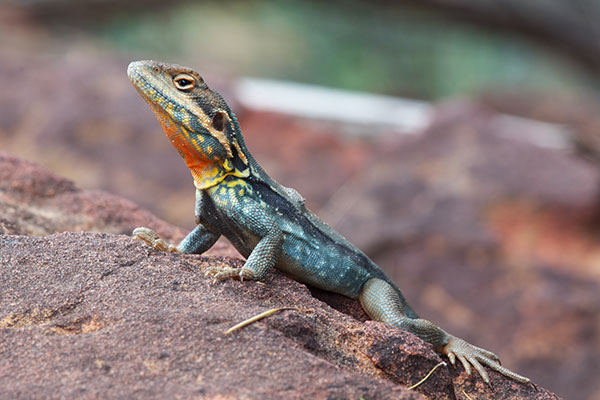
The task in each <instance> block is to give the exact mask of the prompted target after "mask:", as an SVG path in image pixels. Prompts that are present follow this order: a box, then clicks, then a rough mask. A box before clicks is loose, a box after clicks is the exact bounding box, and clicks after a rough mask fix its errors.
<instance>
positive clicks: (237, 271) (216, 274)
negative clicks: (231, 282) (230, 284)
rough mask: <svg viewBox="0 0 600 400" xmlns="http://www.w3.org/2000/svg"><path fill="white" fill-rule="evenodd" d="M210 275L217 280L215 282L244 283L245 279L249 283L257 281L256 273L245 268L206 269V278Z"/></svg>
mask: <svg viewBox="0 0 600 400" xmlns="http://www.w3.org/2000/svg"><path fill="white" fill-rule="evenodd" d="M209 274H213V278H214V279H215V281H222V280H223V279H239V280H240V281H243V280H244V279H245V280H249V281H253V280H256V274H255V273H254V271H252V270H251V269H249V268H245V267H242V268H232V267H225V268H218V267H208V268H207V269H206V272H205V273H204V276H206V275H209Z"/></svg>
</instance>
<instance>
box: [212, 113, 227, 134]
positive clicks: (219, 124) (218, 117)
mask: <svg viewBox="0 0 600 400" xmlns="http://www.w3.org/2000/svg"><path fill="white" fill-rule="evenodd" d="M212 126H213V127H214V128H215V129H216V130H218V131H221V132H222V131H223V129H225V115H224V113H222V112H220V111H219V112H218V113H216V114H215V116H214V117H213V119H212Z"/></svg>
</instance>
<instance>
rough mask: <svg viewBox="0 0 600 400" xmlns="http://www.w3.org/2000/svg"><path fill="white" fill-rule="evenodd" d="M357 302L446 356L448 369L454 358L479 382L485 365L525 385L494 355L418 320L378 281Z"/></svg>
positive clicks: (485, 377)
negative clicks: (476, 374) (474, 375)
mask: <svg viewBox="0 0 600 400" xmlns="http://www.w3.org/2000/svg"><path fill="white" fill-rule="evenodd" d="M359 300H360V303H361V305H362V307H363V308H364V310H365V312H366V313H367V314H368V315H369V317H371V318H372V319H374V320H377V321H382V322H385V323H387V324H389V325H391V326H394V327H396V328H400V329H403V330H405V331H408V332H411V333H413V334H415V335H417V336H418V337H419V338H421V339H423V340H425V341H426V342H429V343H431V344H432V345H433V348H434V350H435V351H437V352H438V353H440V354H443V355H446V356H448V359H449V360H450V362H451V363H452V365H454V364H455V362H456V359H457V358H458V359H459V360H460V362H461V363H462V364H463V366H464V368H465V371H466V372H467V374H469V375H471V366H473V367H474V368H475V369H476V370H477V372H479V375H481V377H482V378H483V380H484V381H485V382H486V383H488V384H489V383H490V379H489V377H488V374H487V372H486V371H485V369H484V368H483V365H486V366H488V367H489V368H491V369H493V370H495V371H497V372H500V373H501V374H503V375H505V376H508V377H510V378H512V379H515V380H517V381H519V382H523V383H529V379H528V378H526V377H524V376H521V375H518V374H516V373H514V372H512V371H510V370H509V369H506V368H504V367H503V366H501V365H500V360H499V359H498V357H497V356H496V355H495V354H494V353H492V352H490V351H487V350H485V349H482V348H480V347H477V346H473V345H472V344H470V343H468V342H466V341H464V340H462V339H460V338H457V337H456V336H453V335H450V334H449V333H447V332H446V331H444V330H443V329H441V328H439V327H438V326H436V325H434V324H433V323H431V322H430V321H427V320H425V319H422V318H418V317H417V316H416V315H415V314H414V312H413V311H412V310H411V309H410V307H408V305H407V304H406V301H405V300H404V298H403V297H401V295H400V294H399V293H398V292H397V290H396V289H395V288H394V287H392V285H390V284H389V283H388V282H386V281H384V280H382V279H378V278H371V279H370V280H368V281H367V282H366V283H365V284H364V285H363V288H362V290H361V293H360V295H359ZM407 314H409V315H410V316H409V315H407Z"/></svg>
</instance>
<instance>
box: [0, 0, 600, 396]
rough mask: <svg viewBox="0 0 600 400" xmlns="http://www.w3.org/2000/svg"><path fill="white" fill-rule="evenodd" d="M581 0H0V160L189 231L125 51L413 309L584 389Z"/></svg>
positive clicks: (599, 389)
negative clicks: (169, 66) (190, 75)
mask: <svg viewBox="0 0 600 400" xmlns="http://www.w3.org/2000/svg"><path fill="white" fill-rule="evenodd" d="M599 21H600V3H599V2H598V1H597V0H573V1H569V2H566V1H562V0H530V1H527V2H523V1H520V0H479V1H474V0H454V1H451V2H449V1H444V0H420V1H414V0H412V1H411V0H403V1H385V0H379V1H371V2H366V1H340V0H333V1H329V2H319V1H304V2H298V1H291V0H282V1H266V0H263V1H259V0H253V1H204V2H199V1H198V2H192V1H172V2H164V1H163V2H159V1H140V0H133V1H129V2H126V5H124V4H122V2H117V1H114V0H85V1H84V0H79V1H70V0H21V1H16V0H14V1H10V0H8V1H7V0H4V1H3V2H2V3H0V150H2V151H8V152H11V153H13V154H17V155H19V156H22V157H24V158H27V159H30V160H33V161H36V162H38V163H40V164H42V165H44V166H45V167H47V168H48V169H50V170H52V171H54V172H57V173H59V174H61V175H64V176H66V177H69V178H70V179H73V180H74V181H75V182H76V183H77V184H78V186H80V187H82V188H86V189H97V188H100V189H104V190H107V191H110V192H113V193H117V194H119V195H122V196H124V197H126V198H128V199H131V200H133V201H135V202H137V203H138V204H140V205H142V206H143V207H146V208H148V209H150V210H152V211H153V212H154V213H156V214H157V215H158V216H160V217H161V218H163V219H165V220H167V221H169V222H170V223H172V224H175V225H178V226H181V227H184V228H192V227H193V223H194V217H193V204H194V187H193V184H192V179H191V176H190V174H189V171H188V170H187V168H186V167H185V164H184V163H183V162H182V161H181V160H180V159H179V156H178V155H177V153H176V152H175V151H174V150H173V149H172V148H171V146H170V144H169V142H168V140H167V139H166V137H165V136H164V134H163V133H162V131H161V129H160V126H159V125H158V123H157V122H156V119H155V118H154V116H153V114H152V113H151V111H150V109H149V108H148V107H147V106H146V105H145V103H143V101H142V100H141V98H139V96H138V94H137V93H136V92H135V90H134V89H133V87H132V86H131V85H130V83H129V81H128V79H127V76H126V72H125V71H126V67H127V64H128V63H129V62H130V61H133V60H138V59H154V60H161V61H167V62H173V63H178V64H182V65H186V66H190V67H193V68H194V69H195V70H197V71H198V72H200V73H201V74H202V75H203V76H204V78H205V80H206V81H207V82H208V84H209V85H210V86H211V87H213V88H214V89H216V90H217V91H219V92H220V93H221V94H222V95H223V96H224V97H225V99H226V100H227V101H228V102H229V104H230V105H231V106H232V108H233V109H234V111H236V113H237V114H238V116H239V118H240V121H241V125H242V129H243V132H244V136H245V138H246V143H247V145H248V147H249V149H250V151H251V152H252V153H253V154H254V156H255V157H256V158H257V160H258V161H259V163H260V164H261V165H263V167H264V168H265V170H266V171H267V172H269V173H270V174H271V175H272V176H273V177H274V178H275V179H277V180H278V181H280V182H281V183H282V184H284V185H286V186H291V187H294V188H296V189H297V190H298V191H299V192H300V193H302V194H303V195H304V197H306V200H307V205H308V206H309V208H311V209H313V211H315V212H317V213H318V214H319V215H320V216H322V217H323V219H325V220H326V221H327V222H329V223H330V224H332V225H333V226H334V227H335V228H336V229H337V230H339V231H340V232H341V233H343V234H344V235H345V236H347V237H348V238H349V239H350V240H351V241H352V242H354V243H355V244H357V245H358V246H359V247H360V248H361V249H362V250H363V251H365V252H366V253H367V254H368V255H369V256H370V257H372V258H373V259H374V260H375V261H376V262H377V263H378V264H379V265H381V266H382V268H384V269H385V270H386V271H387V272H388V274H390V275H391V276H392V277H393V278H394V280H395V281H396V282H397V283H398V284H399V286H400V287H401V288H402V290H403V292H404V293H405V295H406V297H407V298H408V299H409V301H410V302H411V304H412V305H413V306H414V308H415V309H416V310H417V311H418V312H419V313H420V314H421V315H422V316H424V317H426V318H428V319H431V320H433V321H435V322H436V323H438V324H439V325H441V326H442V327H444V328H445V329H447V330H448V331H450V332H452V333H454V334H456V335H458V336H461V337H463V338H465V339H467V340H469V341H472V342H475V343H476V344H478V345H480V346H482V347H486V348H489V349H491V350H493V351H495V352H497V353H498V354H499V355H500V357H501V358H502V360H503V363H504V365H506V366H508V367H509V368H511V369H513V370H515V371H516V372H518V373H520V374H524V375H527V376H529V377H531V378H532V379H533V381H534V382H536V383H538V384H540V385H542V386H544V387H546V388H548V389H550V390H552V391H555V392H556V393H557V394H558V395H560V396H564V397H566V398H570V399H599V398H600V381H599V380H598V379H597V374H598V371H600V334H599V331H600V312H599V310H600V290H599V289H600V244H599V243H600V242H599V239H600V207H599V206H600V197H599V190H598V189H599V183H600V171H599V167H600V164H599V163H600V156H599V154H600V103H599V101H598V100H599V96H598V93H599V89H600V22H599Z"/></svg>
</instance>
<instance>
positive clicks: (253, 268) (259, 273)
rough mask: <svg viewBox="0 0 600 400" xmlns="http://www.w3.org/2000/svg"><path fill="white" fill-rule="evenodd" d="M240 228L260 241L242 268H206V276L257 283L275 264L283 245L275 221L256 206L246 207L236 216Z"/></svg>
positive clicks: (280, 233)
mask: <svg viewBox="0 0 600 400" xmlns="http://www.w3.org/2000/svg"><path fill="white" fill-rule="evenodd" d="M237 217H238V218H240V221H239V223H240V224H241V226H247V227H249V228H250V229H251V230H252V231H253V232H254V234H255V235H256V236H259V237H260V240H259V241H258V243H257V244H256V246H255V247H254V249H253V250H252V251H251V252H250V255H249V256H248V258H247V259H246V262H245V263H244V266H243V267H242V268H231V267H227V268H218V267H210V268H207V270H206V274H214V279H215V280H223V279H231V278H235V279H240V280H242V281H243V280H244V279H246V280H254V281H258V280H261V279H263V278H264V277H265V275H266V274H267V272H269V270H270V269H271V268H273V266H274V265H275V263H276V262H277V259H278V258H279V254H280V253H281V246H282V244H283V239H284V236H283V232H282V231H281V229H280V228H279V225H277V223H276V222H275V219H274V218H273V217H271V216H270V215H268V214H267V213H266V212H265V211H264V209H263V208H262V207H260V206H258V205H254V206H251V205H247V207H246V208H245V209H244V210H243V212H241V213H239V214H238V215H237Z"/></svg>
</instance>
